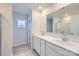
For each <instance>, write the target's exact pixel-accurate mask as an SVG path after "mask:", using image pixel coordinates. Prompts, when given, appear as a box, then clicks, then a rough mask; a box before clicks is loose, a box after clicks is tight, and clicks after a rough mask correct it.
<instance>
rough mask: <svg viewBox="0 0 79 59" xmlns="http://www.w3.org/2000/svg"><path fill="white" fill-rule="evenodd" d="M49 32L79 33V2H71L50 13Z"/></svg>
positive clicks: (48, 16)
mask: <svg viewBox="0 0 79 59" xmlns="http://www.w3.org/2000/svg"><path fill="white" fill-rule="evenodd" d="M47 32H54V33H66V34H72V35H79V4H70V5H68V6H66V7H64V8H62V9H60V10H57V11H56V12H54V13H51V14H48V15H47Z"/></svg>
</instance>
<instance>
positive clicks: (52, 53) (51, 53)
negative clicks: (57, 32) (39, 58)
mask: <svg viewBox="0 0 79 59" xmlns="http://www.w3.org/2000/svg"><path fill="white" fill-rule="evenodd" d="M46 56H59V54H58V53H57V52H55V51H53V50H52V49H51V48H49V47H46Z"/></svg>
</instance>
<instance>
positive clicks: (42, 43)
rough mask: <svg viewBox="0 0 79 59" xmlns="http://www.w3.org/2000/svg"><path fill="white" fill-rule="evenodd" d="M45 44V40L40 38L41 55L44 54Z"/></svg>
mask: <svg viewBox="0 0 79 59" xmlns="http://www.w3.org/2000/svg"><path fill="white" fill-rule="evenodd" d="M45 44H46V41H45V40H43V39H41V56H45V50H46V47H45Z"/></svg>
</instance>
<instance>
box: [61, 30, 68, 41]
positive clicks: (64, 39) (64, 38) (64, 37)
mask: <svg viewBox="0 0 79 59" xmlns="http://www.w3.org/2000/svg"><path fill="white" fill-rule="evenodd" d="M62 40H63V41H67V40H68V38H66V35H65V33H64V32H63V38H62Z"/></svg>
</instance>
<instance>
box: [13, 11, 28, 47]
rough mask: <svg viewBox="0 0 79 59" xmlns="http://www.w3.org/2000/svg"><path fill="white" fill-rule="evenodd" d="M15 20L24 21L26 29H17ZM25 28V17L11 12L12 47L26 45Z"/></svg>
mask: <svg viewBox="0 0 79 59" xmlns="http://www.w3.org/2000/svg"><path fill="white" fill-rule="evenodd" d="M17 19H21V20H26V27H25V28H18V27H17ZM27 26H28V24H27V16H26V15H25V14H22V13H18V12H13V46H19V45H22V44H26V43H27Z"/></svg>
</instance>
